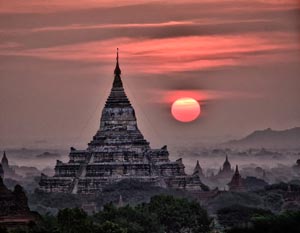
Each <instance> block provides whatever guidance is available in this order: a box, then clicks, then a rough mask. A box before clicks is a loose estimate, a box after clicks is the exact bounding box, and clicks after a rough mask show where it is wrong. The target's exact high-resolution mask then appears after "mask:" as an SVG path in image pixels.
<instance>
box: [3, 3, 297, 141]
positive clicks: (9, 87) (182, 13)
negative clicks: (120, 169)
mask: <svg viewBox="0 0 300 233" xmlns="http://www.w3.org/2000/svg"><path fill="white" fill-rule="evenodd" d="M116 2H117V3H116ZM299 16H300V3H299V1H297V0H289V1H279V0H277V1H276V0H265V1H262V0H261V1H257V0H254V1H247V0H237V1H229V0H206V1H192V0H190V1H185V2H184V3H183V2H182V1H179V0H178V1H154V0H153V1H146V0H142V1H137V0H135V1H130V0H128V1H127V0H125V1H109V0H104V1H96V0H95V1H92V0H88V1H81V0H80V1H61V0H60V1H59V0H51V1H37V0H27V1H25V0H6V1H2V0H0V77H1V79H0V105H1V109H2V114H1V116H0V132H1V134H0V147H9V146H21V145H24V146H26V145H29V144H30V145H35V144H34V143H35V141H39V140H40V139H42V140H44V141H46V142H47V143H49V145H50V144H55V143H56V144H60V146H62V147H65V146H69V144H72V143H79V144H80V145H83V146H84V145H85V144H86V143H87V142H88V140H89V139H90V138H91V136H92V135H93V134H94V131H95V130H96V129H97V127H98V124H99V116H100V111H101V108H102V106H103V103H104V101H105V99H106V97H107V94H108V92H109V89H110V85H111V82H112V71H113V69H114V62H115V51H116V48H117V47H119V48H120V63H121V69H122V74H123V79H124V84H125V87H126V89H127V92H128V95H129V96H130V98H131V100H132V102H133V104H134V106H135V107H136V109H137V112H138V117H139V119H140V120H139V123H140V127H141V128H142V130H143V132H144V133H145V135H146V137H147V138H148V139H149V140H150V141H153V143H154V144H155V145H156V144H158V145H159V144H160V142H161V141H166V143H170V144H173V143H174V144H175V143H177V142H175V141H176V140H181V141H182V142H184V141H185V140H189V141H190V142H192V143H197V140H203V141H211V142H214V141H222V140H227V139H231V138H235V137H240V136H244V135H245V134H247V133H250V132H251V131H253V130H256V129H261V128H268V127H272V128H274V129H283V128H289V127H293V126H299V125H300V108H299V104H298V102H297V101H296V100H297V99H299V98H300V96H299V91H298V88H297V87H299V85H300V80H299V78H298V77H299V73H300V68H299V61H300V59H299V58H300V43H299V41H300V40H299V39H300V17H299ZM182 94H189V95H191V96H190V97H193V96H195V98H196V99H197V100H199V101H200V103H201V104H203V108H202V112H203V117H201V119H199V120H198V121H195V122H193V123H192V124H191V125H192V126H191V125H188V124H187V125H182V124H178V123H177V122H176V121H174V119H172V117H171V115H170V100H171V99H172V101H173V99H175V97H176V98H177V96H178V97H180V95H182ZM224 122H226V123H224ZM237 122H238V123H240V124H241V127H236V124H237ZM162 127H163V128H164V130H163V132H162V133H160V136H157V135H154V134H153V132H152V131H151V130H149V128H155V129H154V130H155V131H157V132H158V131H160V129H161V128H162ZM79 131H80V132H79ZM182 132H185V134H184V137H182V138H181V137H180V136H179V135H182ZM78 135H81V136H80V137H81V138H80V139H79V142H78V141H77V139H76V140H75V139H74V138H78ZM170 135H177V136H176V138H177V139H176V140H175V139H174V141H173V139H172V138H170ZM74 140H75V141H74ZM166 143H164V144H166Z"/></svg>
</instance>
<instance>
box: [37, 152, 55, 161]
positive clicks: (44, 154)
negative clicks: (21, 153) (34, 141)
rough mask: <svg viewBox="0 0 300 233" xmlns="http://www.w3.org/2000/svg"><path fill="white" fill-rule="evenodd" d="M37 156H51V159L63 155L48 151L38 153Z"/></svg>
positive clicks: (45, 157)
mask: <svg viewBox="0 0 300 233" xmlns="http://www.w3.org/2000/svg"><path fill="white" fill-rule="evenodd" d="M36 157H37V158H40V159H49V158H50V159H51V158H59V157H61V155H60V154H58V153H52V152H48V151H46V152H44V153H42V154H39V155H37V156H36Z"/></svg>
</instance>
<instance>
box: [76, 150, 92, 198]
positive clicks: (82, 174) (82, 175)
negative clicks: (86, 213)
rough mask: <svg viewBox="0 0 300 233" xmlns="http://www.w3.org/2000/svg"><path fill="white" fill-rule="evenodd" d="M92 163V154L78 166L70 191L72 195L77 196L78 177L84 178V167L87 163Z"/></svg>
mask: <svg viewBox="0 0 300 233" xmlns="http://www.w3.org/2000/svg"><path fill="white" fill-rule="evenodd" d="M93 161H94V154H92V155H90V156H89V157H88V159H87V162H86V163H83V164H81V165H80V168H79V171H78V173H77V175H76V177H75V179H74V182H73V183H74V185H73V189H72V194H77V192H78V183H79V178H80V177H85V175H86V167H87V165H88V164H89V163H92V162H93Z"/></svg>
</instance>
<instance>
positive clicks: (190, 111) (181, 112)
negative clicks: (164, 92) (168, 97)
mask: <svg viewBox="0 0 300 233" xmlns="http://www.w3.org/2000/svg"><path fill="white" fill-rule="evenodd" d="M171 112H172V116H173V117H174V118H175V119H176V120H178V121H180V122H191V121H194V120H196V119H197V118H198V117H199V116H200V112H201V109H200V105H199V103H198V101H197V100H195V99H193V98H189V97H185V98H180V99H177V100H176V101H175V102H174V103H173V104H172V108H171Z"/></svg>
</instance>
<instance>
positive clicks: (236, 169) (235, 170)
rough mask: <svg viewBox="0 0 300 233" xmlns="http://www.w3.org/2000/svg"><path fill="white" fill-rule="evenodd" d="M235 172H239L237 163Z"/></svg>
mask: <svg viewBox="0 0 300 233" xmlns="http://www.w3.org/2000/svg"><path fill="white" fill-rule="evenodd" d="M235 174H239V166H238V165H236V167H235Z"/></svg>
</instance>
